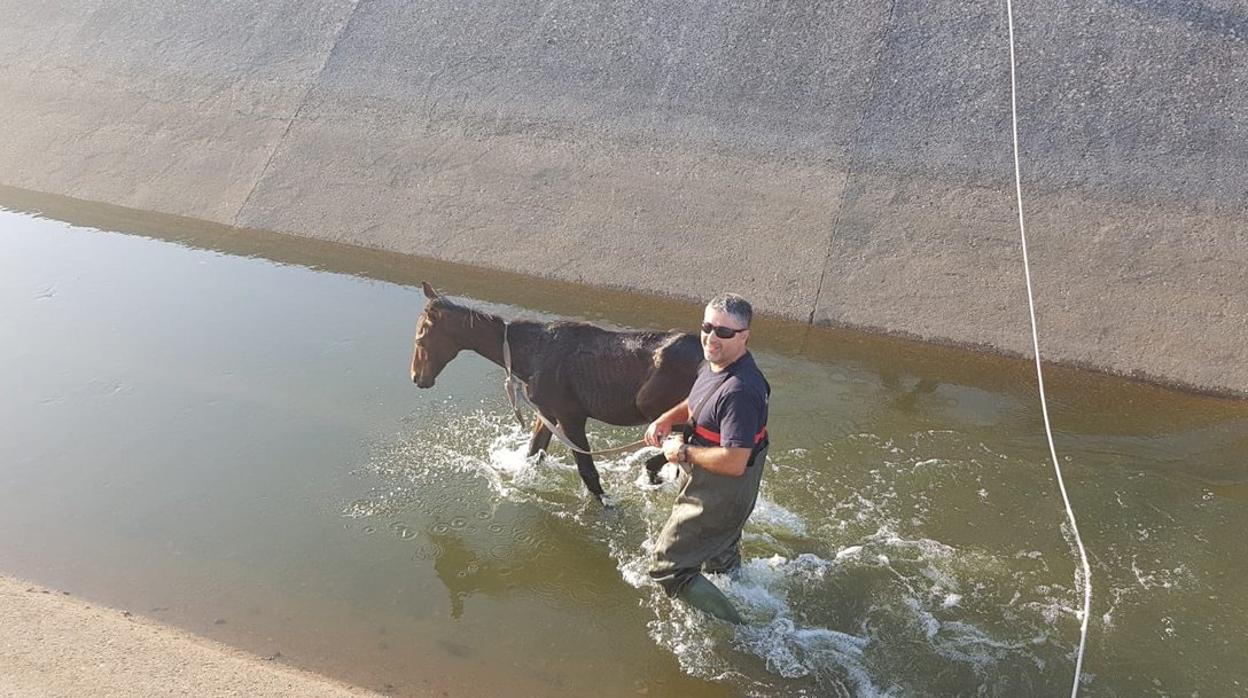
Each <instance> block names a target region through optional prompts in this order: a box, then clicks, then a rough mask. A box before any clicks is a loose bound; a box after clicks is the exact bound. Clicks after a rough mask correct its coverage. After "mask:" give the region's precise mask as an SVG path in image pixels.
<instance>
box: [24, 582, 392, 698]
mask: <svg viewBox="0 0 1248 698" xmlns="http://www.w3.org/2000/svg"><path fill="white" fill-rule="evenodd" d="M380 695H381V694H378V693H374V692H372V691H368V690H365V689H362V688H355V687H351V686H347V685H344V684H342V683H339V682H336V681H333V680H331V679H328V678H325V677H322V676H317V675H315V674H311V673H308V672H304V671H300V670H298V669H294V668H291V667H288V666H284V665H282V664H279V663H277V662H276V661H269V660H264V659H261V658H259V657H255V656H251V655H248V654H245V653H242V652H239V651H237V650H234V649H231V648H229V647H226V646H224V645H221V644H218V643H215V642H212V641H209V640H206V639H203V638H199V637H196V636H194V635H191V634H189V633H186V632H184V631H182V630H178V629H176V628H171V627H168V626H165V625H161V624H159V623H156V622H153V621H151V620H147V619H145V618H140V617H139V616H134V615H128V614H126V613H125V612H123V611H118V610H115V609H110V608H104V607H101V606H98V605H96V604H92V603H88V602H86V601H83V600H81V599H77V598H74V597H72V596H68V595H65V594H63V593H61V592H59V591H56V590H52V589H46V588H43V587H40V586H37V585H34V584H30V583H27V582H23V581H21V580H17V579H12V578H8V577H0V698H80V697H83V696H92V697H93V698H107V697H109V696H119V697H120V696H125V697H126V698H133V697H135V696H143V697H145V698H146V697H148V696H170V697H173V696H177V697H179V698H182V697H185V696H202V697H204V698H211V697H215V696H292V697H293V696H299V697H307V698H321V697H324V698H345V697H346V696H355V697H359V696H380Z"/></svg>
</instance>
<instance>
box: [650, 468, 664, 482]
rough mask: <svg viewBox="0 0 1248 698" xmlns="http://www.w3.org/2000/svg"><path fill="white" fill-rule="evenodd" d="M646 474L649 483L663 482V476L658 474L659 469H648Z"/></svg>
mask: <svg viewBox="0 0 1248 698" xmlns="http://www.w3.org/2000/svg"><path fill="white" fill-rule="evenodd" d="M646 474H647V475H649V476H650V484H651V485H662V484H663V476H662V475H660V474H659V471H657V470H650V471H648V472H647V473H646Z"/></svg>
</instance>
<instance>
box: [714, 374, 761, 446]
mask: <svg viewBox="0 0 1248 698" xmlns="http://www.w3.org/2000/svg"><path fill="white" fill-rule="evenodd" d="M763 407H764V403H763V400H762V398H760V397H759V396H758V395H757V394H756V393H755V392H754V391H753V390H750V389H749V388H746V387H745V386H732V387H731V388H730V389H728V390H725V391H724V395H723V398H722V399H721V400H720V404H719V445H720V446H725V447H728V448H754V437H755V436H756V435H757V434H758V432H759V431H760V430H762V428H763Z"/></svg>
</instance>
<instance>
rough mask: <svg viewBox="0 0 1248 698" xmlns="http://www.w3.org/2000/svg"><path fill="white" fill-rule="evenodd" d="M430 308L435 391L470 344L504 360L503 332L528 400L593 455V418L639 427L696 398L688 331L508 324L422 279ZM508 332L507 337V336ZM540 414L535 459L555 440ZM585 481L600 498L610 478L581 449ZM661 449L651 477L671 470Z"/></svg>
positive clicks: (427, 370) (429, 368) (428, 359)
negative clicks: (589, 431) (588, 430)
mask: <svg viewBox="0 0 1248 698" xmlns="http://www.w3.org/2000/svg"><path fill="white" fill-rule="evenodd" d="M421 286H422V287H423V288H424V291H425V297H426V298H427V299H428V300H427V301H426V302H425V308H424V312H422V313H421V315H420V319H419V320H418V321H417V323H416V342H415V344H416V346H415V351H414V352H413V354H412V382H413V383H415V384H416V386H417V387H418V388H430V387H433V383H434V380H435V379H437V377H438V374H439V373H440V372H441V371H442V369H443V368H444V367H445V366H446V364H447V363H449V362H450V360H451V359H453V358H455V355H456V354H458V353H459V352H460V351H462V350H464V349H471V350H472V351H475V352H477V353H478V354H480V355H481V356H484V357H485V358H487V359H489V360H490V361H493V362H494V363H496V364H498V365H499V366H505V363H506V360H505V359H504V357H503V338H504V336H506V338H507V343H508V344H509V345H510V347H511V372H512V375H514V376H515V377H516V378H518V379H520V380H522V381H524V383H525V395H526V396H527V397H528V398H529V402H531V403H532V404H533V406H534V407H535V408H536V409H537V410H538V411H539V412H541V413H542V415H543V416H545V417H546V419H547V420H549V421H550V422H551V423H553V424H555V425H556V426H557V427H559V429H560V430H562V431H563V433H564V436H566V437H567V438H568V440H570V441H571V442H572V443H573V444H575V445H576V446H577V447H578V448H580V449H582V450H585V451H588V450H590V448H589V440H588V438H586V435H585V422H586V420H587V419H588V418H590V417H593V418H594V419H597V420H599V421H601V422H606V423H607V424H615V425H619V426H631V425H637V424H645V423H647V422H650V421H653V420H654V419H656V418H657V417H659V415H661V414H663V413H664V412H666V411H667V410H668V409H670V408H671V407H673V406H674V405H676V404H677V403H679V402H680V401H681V400H684V399H685V398H686V397H688V396H689V389H690V388H691V387H692V386H693V381H694V379H695V378H696V377H697V371H698V364H699V363H701V361H702V346H701V344H700V342H699V340H698V337H697V336H695V335H692V334H686V333H682V332H612V331H610V330H604V329H602V328H601V327H597V326H595V325H591V324H588V323H584V322H555V323H539V322H526V321H519V322H510V323H509V322H505V321H504V320H502V319H501V318H498V317H495V316H493V315H489V314H486V313H483V312H480V311H477V310H473V309H471V308H466V307H464V306H462V305H458V304H456V303H453V302H451V301H449V300H447V299H446V298H444V297H442V296H439V295H438V294H437V293H436V292H435V291H434V290H433V288H432V287H430V286H429V284H427V283H422V284H421ZM504 333H505V334H504ZM551 436H552V434H551V432H550V430H549V429H548V428H546V426H545V425H544V424H543V423H542V421H541V420H540V419H538V420H537V421H536V423H535V424H534V426H533V437H532V439H531V440H530V441H529V456H533V455H535V454H538V453H539V452H541V451H544V450H545V449H546V448H547V447H548V446H549V445H550V439H551ZM573 455H574V456H575V458H576V468H577V471H578V472H579V473H580V475H581V480H582V481H583V482H584V483H585V487H586V488H588V489H589V491H590V493H592V494H593V495H594V496H595V497H597V498H598V500H599V501H600V502H601V501H602V497H603V491H602V484H601V482H600V481H599V477H598V469H597V468H595V467H594V459H593V457H592V456H590V455H589V454H586V453H576V452H573ZM663 463H664V458H663V455H662V454H659V455H657V456H654V457H652V458H651V459H650V460H649V461H647V463H646V469H647V470H648V471H649V473H650V480H651V482H656V481H657V476H658V471H659V470H660V469H661V468H662V467H663Z"/></svg>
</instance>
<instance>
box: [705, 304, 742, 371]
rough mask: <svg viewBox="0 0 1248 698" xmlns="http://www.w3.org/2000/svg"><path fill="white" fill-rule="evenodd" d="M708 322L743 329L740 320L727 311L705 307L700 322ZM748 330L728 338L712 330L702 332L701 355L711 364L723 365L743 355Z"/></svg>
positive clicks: (718, 325) (717, 325)
mask: <svg viewBox="0 0 1248 698" xmlns="http://www.w3.org/2000/svg"><path fill="white" fill-rule="evenodd" d="M708 322H709V323H710V324H712V325H714V326H716V327H729V328H732V329H734V330H740V329H743V328H742V327H741V323H740V321H738V320H737V319H736V318H734V317H733V316H731V315H729V314H728V313H725V312H721V311H719V310H714V309H712V308H707V309H706V312H705V313H703V314H702V323H703V324H704V325H705V324H706V323H708ZM749 335H750V331H749V330H745V331H743V332H737V333H736V334H735V335H733V336H732V337H731V338H729V339H724V338H722V337H720V336H718V335H716V334H715V332H714V331H711V332H703V333H702V355H703V356H705V357H706V360H707V361H709V362H711V365H712V366H716V367H724V366H728V365H729V364H731V363H732V362H733V361H736V360H737V359H739V358H741V357H742V356H744V355H745V344H746V341H747V340H748V339H749Z"/></svg>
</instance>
